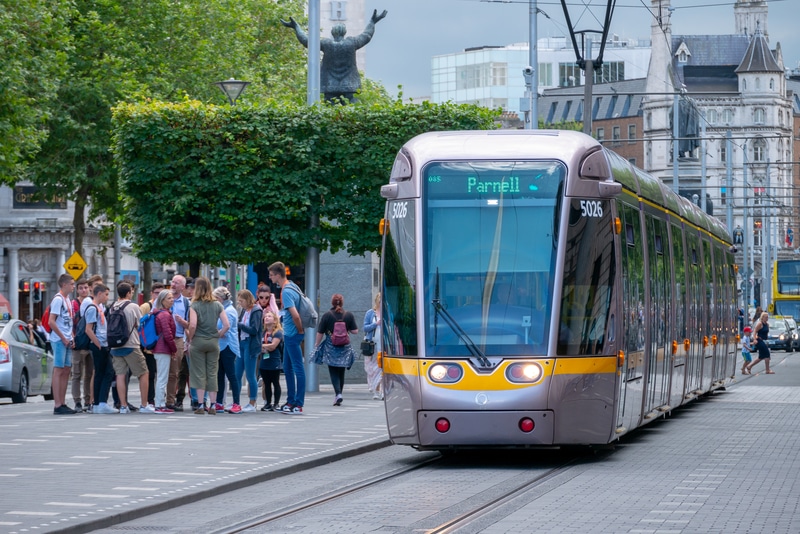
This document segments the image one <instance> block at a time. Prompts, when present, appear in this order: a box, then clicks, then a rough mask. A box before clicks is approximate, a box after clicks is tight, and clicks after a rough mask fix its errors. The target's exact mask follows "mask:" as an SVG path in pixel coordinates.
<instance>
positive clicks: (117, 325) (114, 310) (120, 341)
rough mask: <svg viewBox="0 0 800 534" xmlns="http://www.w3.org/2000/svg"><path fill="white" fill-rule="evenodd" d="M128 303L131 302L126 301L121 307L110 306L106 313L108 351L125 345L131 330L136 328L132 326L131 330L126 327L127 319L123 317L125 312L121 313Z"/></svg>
mask: <svg viewBox="0 0 800 534" xmlns="http://www.w3.org/2000/svg"><path fill="white" fill-rule="evenodd" d="M130 303H131V301H127V302H125V304H123V305H122V306H112V307H111V310H110V311H109V312H108V330H107V331H106V334H107V336H108V348H110V349H118V348H120V347H122V346H123V345H125V343H127V342H128V338H130V337H131V333H132V332H133V328H136V325H133V328H130V327H128V318H127V317H125V312H124V311H123V310H124V309H125V308H126V307H127V306H128V304H130Z"/></svg>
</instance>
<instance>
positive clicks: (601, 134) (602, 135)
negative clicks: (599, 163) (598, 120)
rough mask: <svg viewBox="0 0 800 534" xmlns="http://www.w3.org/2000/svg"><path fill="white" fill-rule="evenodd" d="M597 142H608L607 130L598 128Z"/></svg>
mask: <svg viewBox="0 0 800 534" xmlns="http://www.w3.org/2000/svg"><path fill="white" fill-rule="evenodd" d="M596 131H597V134H596V137H597V140H598V141H600V142H601V143H602V142H603V141H605V140H606V129H605V128H598V129H597V130H596Z"/></svg>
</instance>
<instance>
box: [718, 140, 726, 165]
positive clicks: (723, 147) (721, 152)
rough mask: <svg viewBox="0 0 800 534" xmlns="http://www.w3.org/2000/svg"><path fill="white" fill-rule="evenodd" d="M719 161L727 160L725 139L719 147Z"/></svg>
mask: <svg viewBox="0 0 800 534" xmlns="http://www.w3.org/2000/svg"><path fill="white" fill-rule="evenodd" d="M719 161H720V163H725V162H726V161H728V146H727V145H726V142H725V141H723V142H722V144H721V145H720V147H719Z"/></svg>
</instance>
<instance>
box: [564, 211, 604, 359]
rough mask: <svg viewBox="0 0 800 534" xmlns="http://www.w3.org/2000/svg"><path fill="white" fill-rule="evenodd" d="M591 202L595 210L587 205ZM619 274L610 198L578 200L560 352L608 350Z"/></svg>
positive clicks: (572, 225) (568, 259)
mask: <svg viewBox="0 0 800 534" xmlns="http://www.w3.org/2000/svg"><path fill="white" fill-rule="evenodd" d="M587 203H591V204H588V205H591V206H593V207H592V209H587V207H586V206H587ZM615 278H616V255H615V250H614V233H613V225H612V224H611V206H610V203H609V202H608V201H600V200H591V201H587V200H577V199H573V200H572V202H571V205H570V212H569V228H568V230H567V245H566V253H565V256H564V282H563V286H562V290H561V318H560V319H561V320H560V327H559V336H558V354H562V355H582V354H603V352H604V348H605V343H606V341H607V340H606V332H607V330H608V322H609V320H610V308H611V303H612V297H613V290H614V280H615Z"/></svg>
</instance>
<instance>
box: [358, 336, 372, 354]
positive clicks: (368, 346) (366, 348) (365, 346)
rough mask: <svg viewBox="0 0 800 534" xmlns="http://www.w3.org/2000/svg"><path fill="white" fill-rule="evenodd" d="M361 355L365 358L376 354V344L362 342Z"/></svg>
mask: <svg viewBox="0 0 800 534" xmlns="http://www.w3.org/2000/svg"><path fill="white" fill-rule="evenodd" d="M361 354H363V355H364V356H372V355H373V354H375V342H374V341H367V340H366V339H365V340H364V341H362V342H361Z"/></svg>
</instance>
